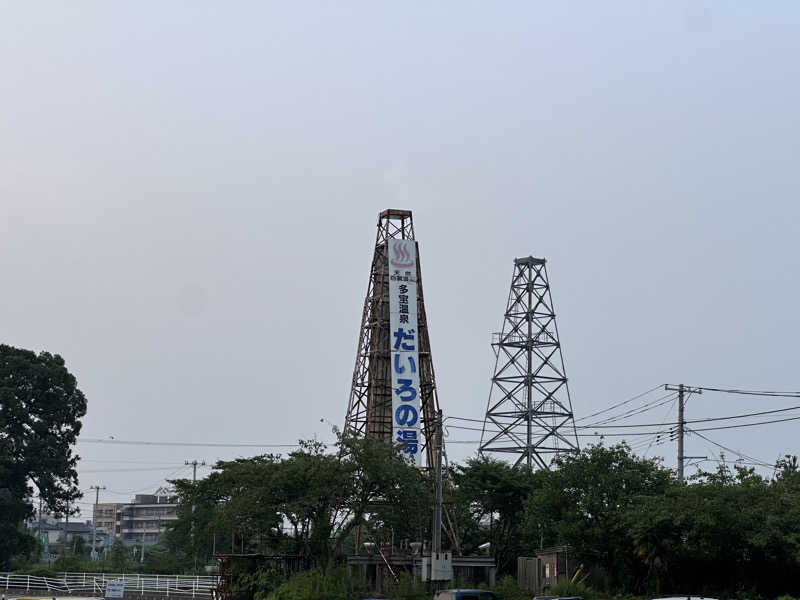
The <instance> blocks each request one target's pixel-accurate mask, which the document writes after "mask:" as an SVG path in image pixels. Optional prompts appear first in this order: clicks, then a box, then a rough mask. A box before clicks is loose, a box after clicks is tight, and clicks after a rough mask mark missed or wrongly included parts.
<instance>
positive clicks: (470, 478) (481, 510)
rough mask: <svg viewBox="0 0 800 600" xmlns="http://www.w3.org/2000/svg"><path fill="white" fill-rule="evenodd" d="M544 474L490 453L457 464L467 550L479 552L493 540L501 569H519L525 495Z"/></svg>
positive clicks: (459, 512) (459, 507)
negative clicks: (479, 548)
mask: <svg viewBox="0 0 800 600" xmlns="http://www.w3.org/2000/svg"><path fill="white" fill-rule="evenodd" d="M541 478H542V475H541V474H539V473H531V472H530V471H529V470H528V469H527V468H525V467H512V466H511V465H509V464H508V463H505V462H502V461H499V460H495V459H491V458H486V457H480V458H471V459H469V460H468V461H467V463H466V464H465V465H463V466H461V465H460V466H457V467H456V468H455V469H454V470H453V480H454V483H455V488H456V490H455V500H456V502H455V505H456V509H457V518H456V521H457V523H458V525H459V527H460V531H459V533H460V539H461V546H462V550H463V552H465V553H473V552H478V546H479V545H481V544H483V543H485V542H490V544H491V551H492V553H493V555H494V557H495V560H496V561H497V567H498V570H499V571H500V572H501V573H508V572H511V573H515V572H516V559H517V556H519V553H520V549H521V535H520V524H521V522H522V513H523V507H524V503H525V499H526V498H527V497H528V496H529V495H530V493H531V491H532V490H533V489H534V488H535V487H536V486H537V485H538V483H537V482H538V481H539V480H540V479H541Z"/></svg>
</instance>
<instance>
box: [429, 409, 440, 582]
mask: <svg viewBox="0 0 800 600" xmlns="http://www.w3.org/2000/svg"><path fill="white" fill-rule="evenodd" d="M434 439H435V447H434V452H435V455H434V459H435V462H434V468H435V472H434V501H433V540H432V543H431V558H430V560H429V561H428V564H429V567H428V568H429V569H430V574H429V575H430V577H429V579H430V581H431V584H432V585H433V590H434V591H436V590H437V589H438V587H437V586H438V585H439V584H438V582H437V581H435V580H434V571H435V567H434V565H435V564H436V562H437V561H438V560H439V558H440V555H441V553H442V411H441V409H439V410H438V411H436V435H435V438H434Z"/></svg>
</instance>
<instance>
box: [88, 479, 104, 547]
mask: <svg viewBox="0 0 800 600" xmlns="http://www.w3.org/2000/svg"><path fill="white" fill-rule="evenodd" d="M89 489H90V490H94V508H92V554H91V557H92V560H97V552H96V551H95V549H94V545H95V540H96V539H97V503H98V502H100V490H104V489H106V486H102V487H101V486H99V485H90V486H89Z"/></svg>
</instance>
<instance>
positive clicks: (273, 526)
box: [166, 436, 431, 569]
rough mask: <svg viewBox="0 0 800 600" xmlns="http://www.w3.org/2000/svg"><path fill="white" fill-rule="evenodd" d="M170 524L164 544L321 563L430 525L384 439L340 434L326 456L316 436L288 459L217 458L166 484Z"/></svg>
mask: <svg viewBox="0 0 800 600" xmlns="http://www.w3.org/2000/svg"><path fill="white" fill-rule="evenodd" d="M173 483H174V485H175V487H176V490H177V492H178V495H179V497H180V505H179V508H178V515H179V521H178V522H177V524H176V525H175V526H174V527H173V529H172V530H171V531H170V532H169V533H168V535H167V539H166V543H167V544H168V545H169V546H170V547H172V548H173V549H175V550H176V551H177V550H180V549H184V548H190V550H191V554H193V555H196V556H200V557H201V558H202V559H206V558H208V557H209V556H210V555H211V553H212V551H214V550H216V551H217V552H221V551H231V550H233V551H236V552H260V553H265V554H292V555H297V556H300V557H303V558H305V559H308V560H309V562H313V563H315V564H317V565H319V566H320V567H321V568H323V569H327V568H328V567H329V566H332V565H333V561H334V560H335V559H336V558H337V557H339V556H342V555H343V554H344V553H345V552H352V551H353V550H354V547H353V543H354V533H355V530H356V528H357V527H361V531H362V541H363V542H378V541H383V540H386V539H391V538H392V536H394V539H395V540H398V541H400V540H405V539H408V540H419V539H425V538H426V537H427V536H428V532H429V529H430V514H431V511H430V506H431V491H430V490H431V485H430V482H429V481H428V477H427V475H426V474H425V473H424V472H422V471H420V470H418V469H415V468H413V467H412V466H410V465H408V464H407V463H406V462H404V461H403V459H402V458H401V457H400V456H398V455H397V453H396V452H395V451H394V450H393V449H392V447H391V446H389V445H388V444H385V443H382V442H378V441H376V440H373V439H357V438H352V437H347V436H345V437H341V438H340V440H339V442H338V444H337V449H336V453H335V454H330V453H326V452H325V448H324V447H323V446H322V445H321V444H319V443H317V442H307V443H303V444H302V446H301V448H300V449H299V450H297V451H296V452H292V453H290V454H289V455H288V456H287V457H279V456H275V455H263V456H257V457H254V458H249V459H239V460H235V461H227V462H220V463H217V465H216V466H215V469H214V472H213V473H212V474H211V475H210V476H209V477H207V478H205V479H203V480H201V481H199V482H197V483H192V482H191V481H188V480H178V481H175V482H173Z"/></svg>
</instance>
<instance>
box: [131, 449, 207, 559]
mask: <svg viewBox="0 0 800 600" xmlns="http://www.w3.org/2000/svg"><path fill="white" fill-rule="evenodd" d="M183 464H185V465H192V488H193V489H194V487H195V485H197V465H200V466H201V467H204V466H205V464H206V461H204V460H203V461H200V462H197V459H194V460H192V461H188V460H185V461H183ZM159 529H160V527H159ZM142 551H143V552H144V548H143V549H142ZM192 552H193V553H194V572H195V573H197V548H195V545H194V502H192Z"/></svg>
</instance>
